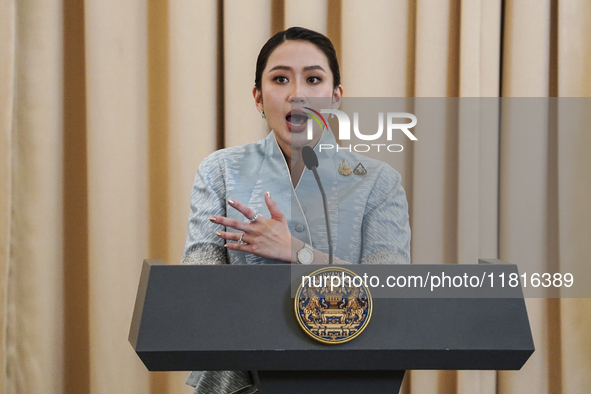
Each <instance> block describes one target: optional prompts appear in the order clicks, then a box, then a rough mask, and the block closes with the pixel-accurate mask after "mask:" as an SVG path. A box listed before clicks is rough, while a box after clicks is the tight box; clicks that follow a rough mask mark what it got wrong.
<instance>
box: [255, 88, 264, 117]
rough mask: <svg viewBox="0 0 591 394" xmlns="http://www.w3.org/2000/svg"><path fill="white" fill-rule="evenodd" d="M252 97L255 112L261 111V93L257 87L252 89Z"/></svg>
mask: <svg viewBox="0 0 591 394" xmlns="http://www.w3.org/2000/svg"><path fill="white" fill-rule="evenodd" d="M252 97H254V104H255V105H256V107H257V111H259V112H260V111H262V109H263V92H261V91H260V90H259V89H257V87H256V86H255V87H253V88H252Z"/></svg>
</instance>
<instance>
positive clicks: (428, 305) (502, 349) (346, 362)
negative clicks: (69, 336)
mask: <svg viewBox="0 0 591 394" xmlns="http://www.w3.org/2000/svg"><path fill="white" fill-rule="evenodd" d="M292 280H293V279H292V277H291V270H290V266H289V265H288V264H285V265H283V264H278V265H256V266H243V265H240V266H233V265H222V266H219V265H216V266H199V265H192V266H186V265H165V264H164V262H162V261H160V260H146V261H144V265H143V268H142V274H141V279H140V283H139V289H138V295H137V300H136V305H135V310H134V313H133V319H132V323H131V330H130V334H129V341H130V343H131V344H132V346H133V347H134V349H135V351H136V352H137V354H138V356H139V357H140V358H141V360H142V361H143V363H144V364H145V365H146V367H147V368H148V369H149V370H150V371H183V370H186V371H191V370H197V371H200V370H243V371H244V370H248V371H256V372H253V377H254V379H257V383H258V384H259V385H260V391H261V393H262V394H275V393H281V394H290V393H302V392H306V393H310V394H311V393H322V394H327V393H339V394H344V393H359V392H365V393H374V394H378V393H396V392H398V390H399V389H400V384H401V382H402V378H403V376H404V371H405V370H408V369H438V370H440V369H472V370H517V369H520V368H521V367H522V366H523V364H524V363H525V362H526V361H527V359H528V358H529V357H530V355H531V354H532V353H533V351H534V343H533V339H532V336H531V330H530V326H529V321H528V317H527V311H526V307H525V302H524V299H523V298H374V300H373V313H372V316H371V322H370V324H368V326H367V327H366V329H365V331H363V333H361V335H359V336H358V337H357V338H355V339H353V340H352V341H350V342H347V343H343V344H339V345H327V344H323V343H320V342H316V341H314V340H313V339H312V338H310V337H309V336H308V335H306V333H304V332H303V331H302V329H301V328H300V327H299V325H298V323H297V321H296V318H295V313H294V299H293V298H292V296H291V291H290V290H291V284H292Z"/></svg>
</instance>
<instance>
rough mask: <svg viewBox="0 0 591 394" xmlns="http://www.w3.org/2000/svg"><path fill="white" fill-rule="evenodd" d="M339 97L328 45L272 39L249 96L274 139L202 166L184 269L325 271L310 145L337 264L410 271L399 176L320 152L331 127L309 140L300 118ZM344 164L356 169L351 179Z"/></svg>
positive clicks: (313, 35)
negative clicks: (319, 267)
mask: <svg viewBox="0 0 591 394" xmlns="http://www.w3.org/2000/svg"><path fill="white" fill-rule="evenodd" d="M342 94H343V89H342V86H341V84H340V72H339V65H338V61H337V58H336V52H335V50H334V47H333V45H332V43H331V42H330V40H329V39H328V38H326V37H325V36H324V35H322V34H320V33H317V32H314V31H311V30H308V29H304V28H299V27H293V28H290V29H288V30H285V31H282V32H279V33H277V34H276V35H274V36H273V37H271V38H270V39H269V41H268V42H267V43H266V44H265V45H264V46H263V48H262V49H261V52H260V53H259V57H258V59H257V65H256V72H255V87H254V88H253V96H254V101H255V105H256V108H257V110H259V112H260V113H261V116H262V117H263V118H266V120H267V123H268V125H269V128H270V129H271V131H270V133H269V135H268V136H267V138H265V139H263V140H261V141H257V142H255V143H251V144H247V145H243V146H238V147H233V148H228V149H222V150H219V151H217V152H215V153H213V154H212V155H210V156H208V157H207V158H206V159H205V160H204V161H203V162H202V163H201V165H200V167H199V170H198V173H197V176H196V178H195V182H194V184H193V190H192V194H191V214H190V216H189V233H188V236H187V242H186V245H185V255H184V258H183V263H185V264H226V263H230V264H278V263H279V264H281V263H294V264H297V263H300V264H311V263H313V264H316V263H325V262H327V252H328V239H327V232H326V224H325V216H324V210H323V207H322V203H321V197H320V193H319V190H318V186H317V184H316V181H315V179H314V177H313V175H312V174H311V172H310V171H307V170H305V166H304V163H303V160H302V157H301V150H302V147H304V146H306V145H308V146H311V147H313V148H314V151H315V152H316V153H317V155H318V161H319V165H318V172H319V174H320V178H321V180H322V183H323V186H324V189H325V192H326V196H327V199H328V206H329V209H328V211H329V212H328V214H329V220H330V227H331V231H332V241H333V248H334V256H335V263H337V264H338V263H372V264H389V263H408V262H410V227H409V224H408V208H407V202H406V195H405V193H404V190H403V188H402V186H401V184H400V175H399V174H398V173H397V172H396V171H395V170H394V169H392V168H391V167H390V166H388V165H386V164H384V163H382V162H380V161H377V160H372V159H369V158H366V157H364V156H361V155H358V154H356V153H352V152H348V151H343V150H341V151H339V152H336V150H334V149H331V150H328V151H327V150H324V151H322V152H319V146H320V145H321V144H332V145H333V146H336V141H335V139H334V136H333V134H332V132H331V131H330V130H329V129H327V127H324V128H323V129H320V127H317V128H316V132H315V133H313V136H312V139H311V140H309V139H308V134H307V127H306V121H307V116H306V115H305V114H306V112H308V111H312V110H316V111H318V112H319V109H322V108H325V109H329V108H333V109H336V108H338V106H339V104H340V102H341V97H342ZM323 146H325V145H323ZM356 163H359V164H360V165H357V166H356ZM349 164H351V165H352V166H356V167H357V168H358V170H357V171H355V172H354V173H353V170H352V167H351V166H349ZM187 383H189V384H191V385H193V386H196V390H195V393H205V392H209V393H211V392H215V393H234V392H238V391H240V392H245V393H250V392H256V387H252V385H251V382H250V379H249V377H248V374H247V373H246V372H232V371H225V372H194V373H192V374H191V376H190V377H189V380H188V381H187ZM242 390H244V391H242Z"/></svg>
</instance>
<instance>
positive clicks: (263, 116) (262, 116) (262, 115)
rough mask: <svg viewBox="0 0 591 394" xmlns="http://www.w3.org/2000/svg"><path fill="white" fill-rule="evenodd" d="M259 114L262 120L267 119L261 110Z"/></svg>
mask: <svg viewBox="0 0 591 394" xmlns="http://www.w3.org/2000/svg"><path fill="white" fill-rule="evenodd" d="M260 112H261V118H263V119H267V117H266V116H265V113H264V112H263V110H262V109H261V111H260Z"/></svg>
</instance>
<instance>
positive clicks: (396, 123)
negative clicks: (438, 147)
mask: <svg viewBox="0 0 591 394" xmlns="http://www.w3.org/2000/svg"><path fill="white" fill-rule="evenodd" d="M304 109H306V110H308V111H309V112H306V114H307V115H309V116H310V118H308V123H307V132H308V140H312V139H313V131H312V127H313V123H314V122H313V121H316V122H317V123H318V125H319V126H320V127H321V128H323V127H328V126H327V122H326V120H325V119H324V117H323V116H322V115H321V114H334V115H336V117H337V119H338V122H339V139H340V140H341V141H345V140H350V139H351V120H350V119H349V116H348V115H347V114H346V113H345V112H343V111H340V110H338V109H321V110H320V113H319V112H318V111H315V110H313V109H312V108H308V107H304ZM385 118H386V140H387V141H392V135H393V134H394V133H395V132H399V131H401V132H403V133H404V134H405V135H406V136H407V137H408V138H409V139H410V140H412V141H417V137H415V135H414V134H413V133H411V131H410V130H409V129H412V128H413V127H415V126H416V124H417V117H416V116H415V115H413V114H411V113H408V112H387V113H386V116H385ZM401 119H408V120H410V122H406V123H400V120H401ZM353 133H354V134H355V137H357V138H358V139H360V140H362V141H377V140H379V139H380V138H382V135H383V134H384V112H379V113H378V131H376V132H375V133H373V134H363V133H362V132H361V131H360V130H359V113H358V112H353ZM372 147H375V149H377V151H378V152H379V151H380V148H382V147H385V149H386V150H387V151H388V152H402V150H403V149H404V147H403V146H402V145H400V144H355V145H349V146H339V145H337V146H336V147H335V146H334V145H332V144H320V151H321V152H322V150H329V149H335V148H336V150H337V151H339V150H348V151H355V152H360V153H363V152H369V151H370V150H371V149H372Z"/></svg>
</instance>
